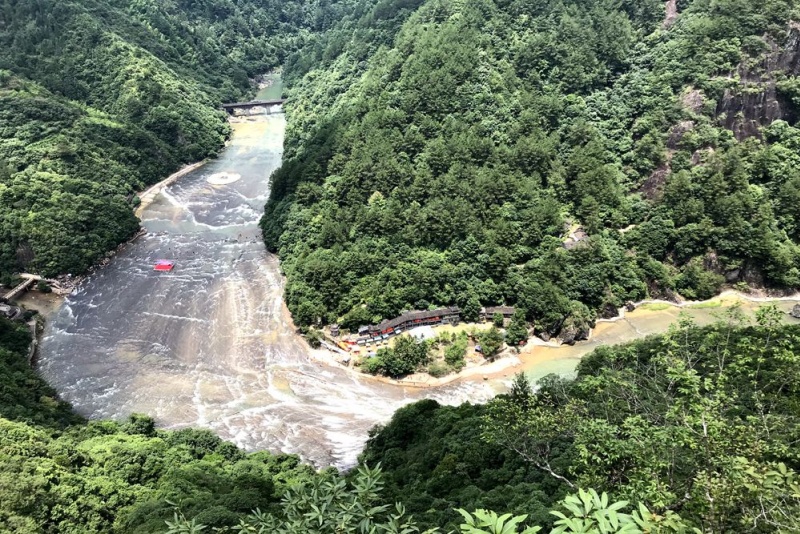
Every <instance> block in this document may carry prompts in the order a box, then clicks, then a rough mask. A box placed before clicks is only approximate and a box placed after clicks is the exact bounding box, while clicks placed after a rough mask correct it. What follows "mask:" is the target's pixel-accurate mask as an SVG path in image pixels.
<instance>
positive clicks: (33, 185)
mask: <svg viewBox="0 0 800 534" xmlns="http://www.w3.org/2000/svg"><path fill="white" fill-rule="evenodd" d="M349 3H350V2H348V1H347V0H343V1H340V2H337V1H331V0H320V1H312V2H301V1H283V2H278V1H269V0H265V1H260V2H234V1H232V0H202V1H196V0H170V1H161V0H159V1H156V0H137V1H135V2H128V1H121V0H102V1H101V0H81V1H74V0H67V1H64V0H59V1H56V0H37V1H35V2H22V1H16V0H3V1H2V2H0V206H1V207H2V209H0V282H2V281H3V280H4V279H5V280H6V281H7V277H8V275H9V274H11V273H14V272H18V271H20V270H28V271H33V272H37V273H40V274H43V275H46V276H53V275H56V274H59V273H67V272H71V273H80V272H83V271H84V270H86V268H87V267H89V266H90V265H91V264H92V263H94V262H96V261H97V260H98V259H99V258H100V257H102V255H103V254H104V253H106V252H107V251H109V250H112V249H113V248H115V247H116V246H117V245H118V244H119V243H120V242H122V241H124V240H125V239H126V238H128V237H129V236H130V235H131V234H133V233H134V232H135V231H136V229H137V228H138V223H137V221H136V219H135V217H134V216H133V213H132V204H133V203H135V202H136V201H137V198H136V196H135V193H136V192H138V191H140V190H142V189H143V188H144V187H145V186H146V185H148V184H151V183H154V182H156V181H158V180H160V179H162V178H165V177H166V176H167V175H169V174H170V173H171V172H172V171H174V170H176V169H177V168H178V167H179V166H180V165H181V164H183V163H188V162H194V161H198V160H201V159H203V158H205V157H208V156H213V155H214V154H216V153H217V151H218V150H219V149H220V148H221V147H222V146H223V143H224V141H225V139H226V138H227V136H228V134H229V128H228V125H227V122H226V121H225V117H224V114H223V113H222V112H221V111H219V110H218V105H219V103H221V102H222V101H229V100H232V99H236V98H240V97H242V96H244V95H247V94H248V93H249V92H250V91H251V90H252V84H251V82H250V79H251V78H253V77H255V76H256V75H259V74H263V73H266V72H268V71H269V70H271V69H273V68H275V67H278V66H279V65H280V64H281V63H282V62H283V61H285V59H286V57H287V55H288V54H289V53H290V52H292V51H295V50H297V49H298V47H300V46H302V44H303V43H304V42H305V41H306V40H308V39H309V38H310V36H312V35H314V33H316V32H319V31H322V30H324V29H325V28H326V27H327V25H329V24H330V23H331V22H332V21H335V20H338V19H339V18H341V13H342V12H344V11H345V10H347V11H349V9H348V4H349Z"/></svg>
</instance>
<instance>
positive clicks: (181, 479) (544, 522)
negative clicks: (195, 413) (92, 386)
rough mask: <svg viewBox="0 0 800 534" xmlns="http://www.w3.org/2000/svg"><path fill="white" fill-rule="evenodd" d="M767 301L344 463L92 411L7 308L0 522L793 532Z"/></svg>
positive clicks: (796, 491)
mask: <svg viewBox="0 0 800 534" xmlns="http://www.w3.org/2000/svg"><path fill="white" fill-rule="evenodd" d="M757 317H758V320H757V324H756V325H747V324H745V322H744V321H743V319H742V317H740V316H739V315H738V314H737V313H736V311H735V310H734V311H733V312H732V313H729V314H728V315H726V316H725V317H723V318H721V320H720V321H719V322H718V323H716V324H715V325H713V326H710V327H706V328H698V327H696V326H694V325H693V324H691V322H690V321H682V322H681V323H680V324H678V325H676V326H675V327H674V328H673V329H672V330H671V331H670V332H669V333H668V334H666V335H663V336H657V337H650V338H647V339H644V340H642V341H639V342H635V343H632V344H627V345H622V346H618V347H603V348H601V349H598V350H597V351H595V352H594V353H592V354H591V355H589V356H588V357H587V358H585V359H584V360H583V361H582V362H581V364H580V366H579V369H578V374H577V377H576V378H575V379H573V380H567V379H563V378H558V377H555V376H550V377H546V378H545V379H544V380H542V381H541V382H540V383H539V385H538V388H537V389H536V391H534V389H533V388H532V387H531V384H529V383H528V382H527V380H526V379H525V378H524V376H522V375H520V376H518V377H517V378H516V379H515V381H514V384H513V386H512V388H511V390H510V392H509V393H508V394H507V395H501V396H500V397H498V398H497V399H495V400H493V401H490V402H489V403H488V404H487V405H485V406H474V405H469V404H465V405H462V406H459V407H445V406H440V405H439V404H437V403H436V402H434V401H421V402H418V403H416V404H412V405H410V406H407V407H405V408H403V409H401V410H400V411H398V412H397V414H395V416H394V418H393V419H392V420H391V421H390V422H389V423H388V424H387V425H386V426H385V427H383V428H376V429H375V430H374V431H373V432H372V433H371V437H370V440H369V442H368V444H367V447H366V449H365V451H364V453H363V454H362V457H361V461H362V463H363V465H365V466H370V467H362V468H360V469H358V470H354V471H353V472H351V473H349V474H343V475H340V474H337V473H336V472H335V471H334V470H332V469H326V470H323V471H320V472H315V471H314V470H313V469H312V468H311V467H310V466H308V465H304V464H302V463H301V462H300V459H299V458H297V457H296V456H288V455H273V454H270V453H268V452H256V453H250V454H246V453H244V452H243V451H241V450H239V449H237V448H236V446H234V445H233V444H231V443H228V442H224V441H222V440H220V439H219V438H218V437H216V436H215V435H213V434H212V433H211V432H209V431H206V430H195V429H186V430H180V431H161V430H157V429H155V428H154V423H153V421H152V419H150V418H148V417H146V416H142V415H133V416H131V417H130V418H129V419H128V420H127V421H121V422H112V421H91V422H87V421H85V420H83V419H82V418H80V417H79V416H77V415H75V414H74V413H73V412H72V411H71V410H70V408H69V406H68V405H66V404H64V403H63V402H61V401H59V400H58V398H57V397H56V395H55V393H54V392H53V391H52V389H51V388H50V387H49V386H47V384H45V383H44V382H43V381H42V379H41V378H39V377H38V376H37V375H36V374H35V373H34V372H33V371H32V370H31V369H30V367H29V366H28V365H27V362H26V359H25V358H26V356H27V347H28V344H29V342H30V334H29V332H28V330H27V329H26V328H25V327H22V326H16V325H15V324H13V323H10V322H8V321H6V320H4V319H2V320H0V531H2V532H15V533H20V534H22V533H49V532H53V533H55V532H58V533H82V534H83V533H95V532H96V533H108V532H120V533H123V532H130V533H145V532H148V533H149V532H171V533H179V532H200V530H197V529H198V528H199V527H200V526H206V527H207V528H209V529H210V527H215V528H220V529H230V528H233V527H236V526H237V525H240V526H241V528H242V529H244V530H239V531H244V532H287V533H298V534H306V533H315V532H318V533H320V534H322V533H325V534H329V533H330V532H334V531H336V532H352V533H355V532H364V531H363V530H361V529H360V528H359V527H358V525H359V524H360V523H362V521H364V522H366V523H364V524H368V525H371V526H374V527H375V528H376V530H375V532H393V533H400V532H406V533H411V532H421V531H423V530H424V529H437V530H435V531H436V532H448V531H451V530H452V529H457V528H464V527H461V525H469V524H473V525H475V526H474V527H472V528H474V530H472V531H469V530H467V532H472V533H473V534H481V533H492V532H501V530H492V528H494V527H497V525H498V524H499V523H500V522H501V520H502V522H503V524H505V525H506V526H507V527H508V529H507V530H502V532H504V533H507V534H510V533H512V532H517V531H518V530H517V528H516V526H514V525H517V524H524V525H531V527H528V528H529V530H527V531H526V532H529V533H530V532H536V530H535V529H534V528H533V527H532V525H537V526H541V527H543V528H545V529H546V530H545V531H547V532H550V531H551V529H553V530H552V531H553V532H584V533H603V532H662V533H666V532H693V531H694V530H692V529H695V528H697V529H699V530H697V532H714V533H724V532H764V533H767V532H770V533H772V532H785V533H790V532H797V531H798V529H800V482H798V479H797V475H796V470H797V469H798V467H800V457H799V456H798V450H797V447H796V443H797V440H798V439H800V434H798V432H800V424H798V423H800V421H799V420H798V417H800V415H799V414H800V373H799V372H798V369H800V361H799V360H800V326H798V325H793V326H781V325H780V323H781V321H782V314H781V312H778V311H777V310H776V309H775V308H771V307H767V308H763V309H762V310H760V311H759V312H758V314H757ZM585 488H595V489H593V490H587V489H585ZM394 503H402V504H398V505H397V506H395V505H394ZM632 503H633V504H632ZM487 508H488V509H493V510H497V511H499V512H506V511H507V512H509V513H511V514H514V520H512V519H511V518H510V517H509V516H505V515H503V516H497V515H496V514H494V515H492V513H489V512H482V511H481V510H485V509H487ZM457 509H458V510H466V512H465V513H467V515H466V516H465V515H462V514H461V513H459V512H458V511H457ZM254 511H255V512H256V513H255V514H254V515H251V513H252V512H254ZM553 512H555V513H556V514H554V513H553ZM557 514H562V515H557ZM614 521H616V522H617V523H614ZM167 522H169V525H168V524H167ZM508 522H510V523H508ZM604 522H605V523H604ZM509 524H511V526H509ZM604 524H605V526H603V525H604ZM615 524H616V526H613V525H615ZM491 525H494V527H492V526H491ZM581 525H582V526H581ZM625 525H628V526H627V527H626V526H625ZM401 527H402V528H401ZM562 527H563V528H562ZM623 527H624V528H625V529H628V530H623ZM403 528H408V529H409V530H403ZM520 528H521V527H520ZM259 529H262V530H259ZM559 529H560V530H559ZM367 531H369V530H367Z"/></svg>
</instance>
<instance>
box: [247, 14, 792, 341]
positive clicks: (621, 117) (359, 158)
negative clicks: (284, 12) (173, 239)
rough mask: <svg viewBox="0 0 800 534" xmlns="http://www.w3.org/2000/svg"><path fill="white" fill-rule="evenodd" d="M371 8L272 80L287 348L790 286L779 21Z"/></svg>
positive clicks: (269, 211) (274, 238)
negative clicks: (434, 310)
mask: <svg viewBox="0 0 800 534" xmlns="http://www.w3.org/2000/svg"><path fill="white" fill-rule="evenodd" d="M384 4H386V5H383V6H382V8H381V9H380V10H378V9H377V8H376V10H375V11H374V12H373V13H372V14H371V16H369V17H367V16H365V17H362V18H361V19H359V20H357V21H352V20H350V21H346V22H345V23H343V24H342V26H338V27H335V28H333V29H332V30H331V31H329V32H327V33H326V34H325V36H322V37H321V38H320V39H318V40H316V41H315V42H314V43H313V45H310V46H308V47H306V48H304V49H303V50H301V51H300V52H298V53H297V54H295V55H293V56H291V57H290V58H289V60H288V62H287V77H288V79H290V80H293V81H294V82H295V83H294V86H293V88H292V89H291V104H290V105H289V106H288V110H287V114H288V117H289V129H288V133H287V140H286V150H285V161H284V165H283V167H282V168H281V169H280V170H279V171H278V172H277V173H276V174H275V175H274V177H273V182H272V196H271V198H270V201H269V203H268V204H267V207H266V215H265V217H264V219H263V222H262V227H263V229H264V236H265V240H266V243H267V246H268V248H270V250H274V251H277V252H278V253H279V254H280V256H281V259H282V261H283V263H282V265H283V268H284V270H285V272H286V274H287V277H288V285H287V289H286V300H287V303H288V305H289V308H290V309H291V310H292V312H293V314H294V317H295V320H296V321H297V322H298V323H299V324H313V323H316V322H317V321H320V320H321V321H322V322H335V321H340V322H342V323H343V324H344V325H345V326H346V327H350V328H352V327H355V326H358V325H359V324H365V323H369V322H372V321H377V320H379V319H380V318H382V317H391V316H394V315H396V314H398V313H399V312H400V311H401V310H404V309H425V308H428V307H430V306H440V305H453V304H455V305H458V306H462V307H464V306H468V307H470V308H474V307H475V306H477V305H480V304H485V305H489V304H498V303H502V302H505V303H508V304H514V305H516V306H517V307H519V308H521V309H523V310H524V311H525V313H526V314H527V318H528V320H530V321H532V322H534V323H535V325H536V327H537V329H538V330H539V331H540V332H544V333H547V334H551V335H552V334H556V333H558V332H559V331H563V330H564V329H565V328H569V329H571V330H573V331H575V330H583V331H585V330H586V329H587V327H588V326H589V325H590V324H591V323H592V321H593V320H594V319H595V318H596V317H597V316H598V315H609V314H613V313H615V310H616V309H617V308H618V307H619V306H621V305H622V304H623V303H624V302H625V301H627V300H637V299H641V298H645V297H664V298H674V297H675V295H676V293H678V294H680V295H682V296H683V297H686V298H698V299H702V298H708V297H710V296H712V295H713V294H715V293H716V292H717V291H718V290H719V289H720V287H721V286H722V285H723V284H725V283H728V284H736V283H740V282H741V283H746V284H752V285H765V286H771V287H797V286H798V285H800V249H798V239H800V233H798V231H800V226H798V220H797V216H798V210H797V205H798V200H800V196H798V195H800V174H799V173H798V170H800V159H798V157H797V154H796V151H797V148H798V146H797V143H798V140H800V137H799V136H798V134H800V130H798V129H797V128H796V127H795V123H796V118H797V116H798V115H797V109H798V107H797V106H798V103H800V102H799V101H798V97H799V96H800V93H798V87H800V86H798V82H797V78H796V74H797V73H798V71H797V69H798V64H797V58H798V53H799V52H800V41H799V40H798V38H799V37H800V32H798V29H797V26H796V25H795V24H794V23H793V22H792V20H794V19H795V18H796V17H795V15H796V7H797V6H796V2H793V1H789V0H770V1H767V2H760V3H758V5H755V4H748V3H745V2H738V1H733V0H722V1H714V2H711V1H710V0H694V1H683V2H678V3H677V7H678V9H679V12H680V14H679V16H678V17H677V18H676V19H674V20H671V21H670V20H666V12H665V4H664V2H662V1H661V0H647V1H643V2H642V1H636V2H633V1H616V2H610V1H607V0H589V1H580V2H578V1H573V0H548V1H541V2H524V1H515V0H502V1H501V0H496V1H492V0H474V1H465V2H461V1H444V0H428V1H425V2H413V1H403V2H399V1H398V2H385V3H384ZM393 16H394V17H395V18H394V19H392V20H396V21H399V20H402V19H405V22H404V23H403V24H402V27H401V28H400V29H399V31H398V30H397V28H396V27H395V26H392V25H387V24H383V22H382V21H384V20H386V19H387V18H388V19H391V18H392V17H393ZM580 227H582V229H583V230H585V232H586V233H587V234H588V238H586V239H581V237H582V232H581V228H580ZM570 236H571V237H572V238H571V239H570ZM576 238H577V239H576Z"/></svg>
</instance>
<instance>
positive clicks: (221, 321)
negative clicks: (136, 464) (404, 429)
mask: <svg viewBox="0 0 800 534" xmlns="http://www.w3.org/2000/svg"><path fill="white" fill-rule="evenodd" d="M233 127H234V130H235V132H234V135H233V138H232V141H231V143H230V145H229V146H228V147H227V148H226V149H225V150H224V151H223V152H222V153H221V154H220V156H219V158H218V159H216V160H214V161H212V162H210V163H208V164H207V165H206V166H204V167H202V168H200V169H199V170H196V171H194V172H192V173H189V174H187V175H186V176H184V177H182V178H180V179H179V180H178V181H177V182H176V183H174V184H173V185H171V186H169V187H167V188H166V189H165V190H164V191H163V192H162V193H161V194H160V195H159V196H158V197H157V198H156V199H155V201H154V202H153V203H152V204H151V205H150V206H149V207H147V208H146V209H145V210H144V211H143V213H142V224H143V226H144V227H145V228H146V229H147V232H148V233H147V234H146V235H144V236H142V237H140V238H139V239H137V240H136V241H134V242H133V243H130V244H129V245H128V246H126V247H125V248H124V249H123V250H122V251H121V252H120V253H119V254H118V255H117V256H116V257H115V258H114V259H113V260H112V261H111V263H110V264H108V265H107V266H105V267H103V268H101V269H99V270H98V271H97V272H96V273H95V274H93V275H92V276H90V277H88V279H87V280H86V281H85V282H84V283H83V284H82V285H81V286H80V287H79V289H78V290H77V292H75V293H74V294H72V295H70V296H69V297H68V298H67V299H66V301H65V302H64V304H63V305H62V306H61V308H60V309H59V310H58V311H57V312H56V313H55V314H54V316H53V317H52V318H51V319H50V320H49V321H48V323H47V327H46V330H45V333H44V335H43V338H42V343H41V347H40V351H39V368H40V371H41V372H42V374H43V375H44V377H45V378H46V379H47V381H48V382H49V383H50V384H52V385H53V386H54V387H55V388H56V390H57V391H58V392H59V393H60V394H61V395H62V397H63V398H64V399H65V400H67V401H69V402H71V403H72V404H73V406H74V407H75V409H76V410H77V411H78V412H79V413H81V414H83V415H85V416H87V417H91V418H114V419H117V418H123V417H125V416H127V415H129V414H130V413H134V412H137V413H145V414H148V415H151V416H153V417H154V418H155V419H156V421H157V422H158V424H159V426H160V427H162V428H180V427H186V426H198V427H205V428H210V429H212V430H213V431H215V432H216V433H218V434H219V435H220V436H222V437H223V438H226V439H230V440H231V441H233V442H234V443H236V444H238V445H239V446H241V447H243V448H245V449H247V450H257V449H269V450H272V451H283V452H291V453H298V454H299V455H300V456H302V457H303V458H305V459H307V460H309V461H311V462H312V463H314V464H316V465H318V466H327V465H336V466H339V467H349V466H352V465H353V464H354V463H355V461H356V457H357V455H358V453H359V452H360V451H361V450H362V448H363V445H364V442H365V440H366V436H367V432H368V430H369V429H370V428H371V427H372V426H374V425H375V424H376V423H380V422H385V421H387V420H388V419H389V418H390V417H391V415H392V413H393V412H394V411H395V410H397V409H398V408H399V407H400V406H402V405H404V404H406V403H409V402H413V401H414V400H418V399H419V398H421V397H422V396H423V395H425V396H427V397H433V398H436V399H437V400H440V401H442V402H447V403H460V402H463V401H467V400H476V401H480V400H485V399H487V398H489V397H490V396H491V395H492V394H493V393H494V390H493V389H492V386H490V385H488V384H483V383H465V384H461V385H454V386H450V387H447V388H443V389H441V390H437V391H426V392H424V393H423V392H421V391H420V390H415V389H409V388H404V387H399V386H392V385H387V384H382V383H378V382H375V381H373V380H369V379H368V378H366V377H364V378H360V377H357V376H354V375H353V374H352V373H349V372H347V371H345V370H343V369H337V368H335V367H330V366H325V365H321V364H320V363H317V362H316V361H315V360H313V359H312V358H310V357H309V354H310V349H309V348H308V346H307V345H306V344H305V342H304V341H303V340H302V339H301V338H300V337H299V336H298V335H296V334H295V332H294V330H293V327H292V324H291V320H290V316H289V314H288V312H287V310H286V308H285V306H284V305H283V301H282V293H283V280H282V278H281V274H280V269H279V264H278V260H277V259H276V258H275V256H273V255H271V254H269V253H268V252H267V251H266V250H265V248H264V244H263V242H262V240H261V238H260V234H259V229H258V226H257V224H258V220H259V217H260V215H261V213H262V212H263V206H264V204H265V202H266V200H267V195H268V179H269V176H270V174H271V173H272V171H273V170H275V169H276V168H277V167H278V166H279V165H280V162H281V153H282V146H283V135H284V129H285V119H284V117H283V115H281V114H276V115H268V116H262V117H260V118H258V119H256V120H252V121H248V122H243V123H237V124H234V125H233ZM220 176H221V177H222V178H223V179H222V180H219V178H220ZM236 178H238V180H236ZM209 179H211V180H212V181H215V182H220V181H221V182H227V181H230V180H236V181H233V182H232V183H228V184H227V185H214V184H212V183H209ZM162 258H166V259H172V260H175V262H176V268H175V270H174V271H173V272H171V273H157V272H154V271H153V264H154V263H155V262H156V260H158V259H162Z"/></svg>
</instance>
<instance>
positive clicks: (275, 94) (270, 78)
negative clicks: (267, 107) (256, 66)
mask: <svg viewBox="0 0 800 534" xmlns="http://www.w3.org/2000/svg"><path fill="white" fill-rule="evenodd" d="M264 79H265V81H267V82H268V83H269V84H270V85H269V86H268V87H265V88H263V89H259V91H258V93H256V100H278V99H279V98H281V97H282V96H283V84H282V83H281V75H280V74H278V73H275V72H271V73H269V74H267V75H266V76H264Z"/></svg>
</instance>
